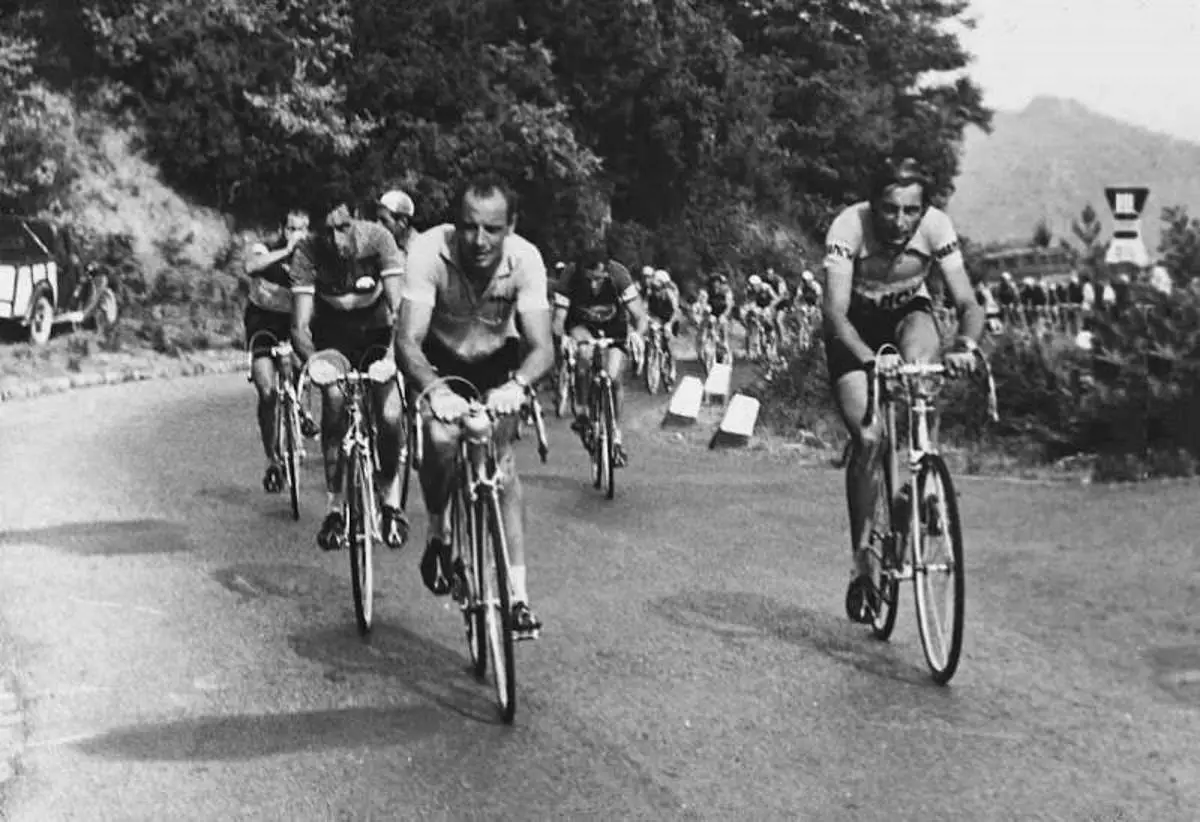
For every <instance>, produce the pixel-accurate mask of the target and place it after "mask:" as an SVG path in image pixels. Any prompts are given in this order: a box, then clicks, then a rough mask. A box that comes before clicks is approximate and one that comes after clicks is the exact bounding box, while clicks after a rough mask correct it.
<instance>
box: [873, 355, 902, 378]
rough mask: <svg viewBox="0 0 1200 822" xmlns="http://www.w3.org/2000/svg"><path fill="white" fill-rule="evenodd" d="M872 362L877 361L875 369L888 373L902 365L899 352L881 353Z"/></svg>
mask: <svg viewBox="0 0 1200 822" xmlns="http://www.w3.org/2000/svg"><path fill="white" fill-rule="evenodd" d="M872 362H874V363H875V370H876V371H880V372H882V373H884V374H886V373H887V372H888V371H891V370H892V369H894V368H896V367H898V366H899V365H900V355H899V354H879V355H877V356H876V357H875V359H874V360H872Z"/></svg>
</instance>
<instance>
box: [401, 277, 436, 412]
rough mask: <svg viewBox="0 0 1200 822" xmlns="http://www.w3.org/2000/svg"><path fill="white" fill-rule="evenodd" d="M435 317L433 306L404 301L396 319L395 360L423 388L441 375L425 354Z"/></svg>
mask: <svg viewBox="0 0 1200 822" xmlns="http://www.w3.org/2000/svg"><path fill="white" fill-rule="evenodd" d="M432 319H433V305H432V304H429V303H426V302H423V301H422V302H413V301H412V300H404V301H402V302H401V303H400V312H399V314H398V316H397V318H396V361H397V362H398V363H399V365H400V368H401V370H402V371H403V372H404V373H405V375H407V376H408V378H409V379H411V380H412V381H413V382H415V383H416V384H417V387H418V388H419V389H420V390H422V391H424V390H425V389H426V388H428V387H429V385H430V384H431V383H432V382H433V381H434V380H436V379H437V378H438V374H437V371H436V370H435V369H434V367H433V366H432V365H430V363H429V358H428V357H426V356H425V350H424V346H425V337H426V335H428V334H429V323H430V321H431V320H432Z"/></svg>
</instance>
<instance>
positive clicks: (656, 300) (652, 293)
mask: <svg viewBox="0 0 1200 822" xmlns="http://www.w3.org/2000/svg"><path fill="white" fill-rule="evenodd" d="M678 306H679V291H678V290H677V289H676V288H675V286H674V285H669V286H665V287H662V288H657V287H653V286H652V287H651V288H650V289H649V290H648V291H647V292H646V310H647V311H648V312H649V313H650V316H651V317H654V318H655V319H658V320H661V321H663V322H667V321H668V320H670V319H671V318H672V317H673V316H675V311H676V308H677V307H678Z"/></svg>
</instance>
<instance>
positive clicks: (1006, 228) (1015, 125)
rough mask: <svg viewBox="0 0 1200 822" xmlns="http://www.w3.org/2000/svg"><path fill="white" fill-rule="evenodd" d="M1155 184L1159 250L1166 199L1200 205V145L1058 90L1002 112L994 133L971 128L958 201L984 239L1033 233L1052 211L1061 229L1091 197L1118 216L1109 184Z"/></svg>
mask: <svg viewBox="0 0 1200 822" xmlns="http://www.w3.org/2000/svg"><path fill="white" fill-rule="evenodd" d="M1122 183H1123V184H1128V185H1138V184H1140V185H1146V186H1149V188H1150V198H1149V200H1148V202H1147V203H1146V209H1145V211H1144V212H1143V214H1142V225H1143V228H1144V230H1145V232H1146V245H1147V247H1148V248H1149V249H1150V250H1151V252H1152V253H1153V251H1154V250H1155V249H1157V247H1158V238H1159V215H1160V213H1161V211H1162V209H1163V207H1165V206H1170V205H1188V206H1190V207H1191V210H1192V212H1193V213H1196V212H1197V211H1198V210H1200V144H1197V143H1191V142H1188V141H1186V140H1178V139H1175V138H1172V137H1167V136H1165V135H1162V134H1158V133H1155V132H1152V131H1149V130H1147V129H1144V128H1139V127H1138V126H1134V125H1131V124H1129V123H1125V122H1122V121H1120V120H1116V119H1113V118H1111V117H1107V116H1105V115H1102V114H1098V113H1096V112H1094V111H1092V110H1090V109H1088V108H1086V107H1085V106H1083V105H1080V104H1079V103H1076V102H1074V101H1071V100H1063V99H1058V98H1051V97H1039V98H1037V99H1035V100H1033V101H1032V102H1031V103H1030V104H1029V105H1028V106H1027V107H1026V108H1025V109H1024V110H1023V111H1019V112H997V113H996V116H995V121H994V130H993V133H992V134H991V135H987V134H984V133H983V132H981V131H979V130H978V129H975V128H971V129H969V130H968V133H967V138H966V145H965V150H964V157H963V168H962V174H961V176H960V177H959V178H958V180H957V181H956V188H957V191H956V193H955V195H954V199H953V201H952V202H951V204H950V213H951V214H952V215H953V216H954V217H955V220H956V222H957V223H958V225H959V226H960V228H961V230H962V231H963V233H964V234H966V235H968V236H970V237H971V238H972V239H974V240H976V241H990V240H1007V239H1014V238H1015V239H1027V238H1029V237H1030V236H1032V234H1033V228H1034V226H1035V225H1036V224H1037V222H1038V220H1040V219H1041V218H1042V217H1043V216H1044V217H1046V218H1047V220H1048V221H1049V223H1050V226H1051V228H1052V230H1053V231H1054V233H1055V234H1056V235H1058V236H1062V235H1069V233H1070V224H1071V220H1072V219H1073V218H1074V217H1076V216H1077V215H1078V214H1079V211H1080V210H1081V209H1082V208H1083V206H1084V205H1085V204H1086V203H1088V202H1091V203H1092V204H1093V206H1094V207H1095V208H1096V210H1097V211H1098V212H1099V213H1100V214H1101V216H1102V218H1103V220H1104V221H1105V225H1106V226H1107V225H1109V223H1110V215H1109V212H1108V205H1107V203H1105V201H1104V187H1105V186H1106V185H1113V184H1122Z"/></svg>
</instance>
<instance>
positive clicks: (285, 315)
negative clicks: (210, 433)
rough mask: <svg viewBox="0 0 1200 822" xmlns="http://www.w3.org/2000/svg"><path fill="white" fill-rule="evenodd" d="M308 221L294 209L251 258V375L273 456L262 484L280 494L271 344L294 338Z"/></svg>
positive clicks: (308, 429) (309, 424) (309, 431)
mask: <svg viewBox="0 0 1200 822" xmlns="http://www.w3.org/2000/svg"><path fill="white" fill-rule="evenodd" d="M308 225H309V221H308V214H307V213H306V212H304V211H299V210H293V211H290V212H288V215H287V218H286V219H285V221H284V226H283V235H282V236H281V237H280V238H279V240H278V241H276V242H273V243H271V244H270V245H268V244H266V243H255V244H254V246H253V247H252V248H251V249H250V257H249V259H248V260H247V261H246V274H247V275H248V276H249V278H250V281H249V283H248V286H249V288H248V291H247V294H246V313H245V315H244V316H243V323H244V325H245V327H246V347H247V349H250V380H251V382H253V383H254V389H255V391H257V392H258V430H259V433H260V434H261V435H262V444H263V451H264V453H265V454H266V458H267V468H266V471H265V472H264V473H263V480H262V484H263V489H264V490H265V491H266V492H267V493H269V494H278V493H279V492H280V491H282V490H283V484H284V471H283V466H282V465H280V463H279V455H278V454H277V453H276V451H275V444H276V441H277V439H278V437H277V433H278V432H276V430H275V402H276V396H275V382H276V375H275V362H274V360H272V359H271V347H272V346H273V345H276V344H277V343H281V342H284V341H286V340H288V339H290V338H291V334H292V294H291V291H290V290H289V281H288V266H289V263H290V261H291V259H292V253H293V252H294V251H295V250H296V247H297V246H298V245H299V244H300V242H301V241H302V240H303V239H304V238H305V237H307V236H308ZM263 332H266V333H263ZM251 346H253V348H252V349H251ZM303 425H304V429H305V434H306V435H307V436H312V435H313V434H314V433H315V431H314V430H313V429H314V428H315V423H314V422H313V421H312V418H311V417H308V416H307V414H306V415H305V417H304V419H303Z"/></svg>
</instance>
